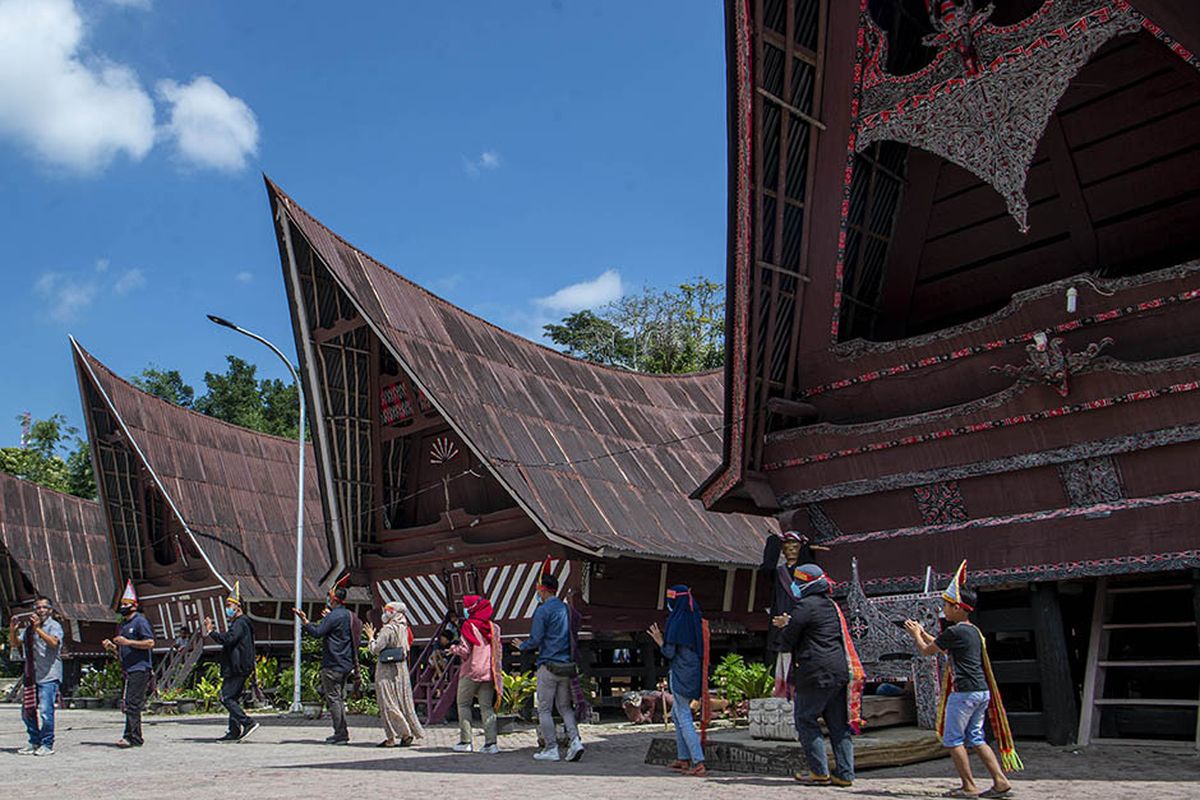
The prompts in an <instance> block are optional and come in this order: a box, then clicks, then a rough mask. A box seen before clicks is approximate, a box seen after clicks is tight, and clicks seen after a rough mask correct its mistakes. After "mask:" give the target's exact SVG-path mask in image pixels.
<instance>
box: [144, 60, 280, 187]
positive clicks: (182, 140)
mask: <svg viewBox="0 0 1200 800" xmlns="http://www.w3.org/2000/svg"><path fill="white" fill-rule="evenodd" d="M157 89H158V96H159V97H160V98H161V99H163V100H164V101H166V102H167V103H168V104H169V105H170V106H171V112H170V121H169V122H168V123H167V124H166V125H165V126H164V128H163V130H164V132H165V133H166V134H167V136H169V137H170V138H171V139H173V140H174V142H175V146H176V147H177V148H178V150H179V154H180V156H182V157H183V159H184V160H185V161H187V162H189V163H192V164H195V165H197V166H202V167H212V168H213V169H219V170H225V171H227V172H234V171H237V170H240V169H242V168H243V167H245V166H246V159H247V158H248V157H250V156H253V155H254V154H255V153H256V152H257V151H258V121H257V120H256V119H255V117H254V112H253V111H251V110H250V106H248V105H246V103H245V101H243V100H242V99H241V98H238V97H233V96H231V95H230V94H229V93H228V92H226V91H225V90H224V89H222V88H221V87H220V86H219V85H218V84H217V83H216V82H215V81H214V80H213V79H212V78H210V77H208V76H207V75H201V76H200V77H198V78H196V79H195V80H194V81H192V82H191V83H189V84H178V83H176V82H175V81H171V80H163V81H159V82H158V86H157Z"/></svg>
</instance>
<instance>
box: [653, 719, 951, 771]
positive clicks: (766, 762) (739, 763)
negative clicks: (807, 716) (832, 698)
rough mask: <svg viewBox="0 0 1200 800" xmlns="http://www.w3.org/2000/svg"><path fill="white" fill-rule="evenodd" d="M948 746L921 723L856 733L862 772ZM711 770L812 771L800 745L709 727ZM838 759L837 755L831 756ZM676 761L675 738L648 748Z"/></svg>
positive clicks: (663, 760) (656, 757)
mask: <svg viewBox="0 0 1200 800" xmlns="http://www.w3.org/2000/svg"><path fill="white" fill-rule="evenodd" d="M945 755H946V750H945V748H943V747H942V746H941V743H940V742H939V741H938V740H937V737H936V736H934V734H933V731H929V730H925V729H923V728H916V727H911V726H907V727H897V728H883V729H880V730H876V731H871V732H870V733H864V734H863V735H861V736H856V737H854V768H855V770H856V771H858V770H864V769H872V768H875V767H899V766H904V765H906V764H915V763H917V762H919V761H930V760H932V759H935V758H942V757H944V756H945ZM704 757H705V764H706V766H707V767H708V768H709V769H710V770H719V771H723V772H742V773H748V774H751V775H786V776H791V775H794V774H795V773H797V772H807V771H808V764H807V763H806V761H805V758H804V754H803V753H802V752H801V749H800V746H799V745H797V744H787V743H783V742H769V741H762V740H758V739H752V738H751V737H750V732H749V731H748V730H747V729H745V728H735V729H731V730H717V731H709V736H708V744H707V745H705V747H704ZM830 759H831V760H832V755H831V756H830ZM674 760H675V737H674V735H673V734H672V735H669V736H657V737H655V738H654V739H652V740H651V741H650V747H649V749H648V750H647V752H646V763H647V764H662V765H666V764H670V763H671V762H672V761H674Z"/></svg>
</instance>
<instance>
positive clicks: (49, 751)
mask: <svg viewBox="0 0 1200 800" xmlns="http://www.w3.org/2000/svg"><path fill="white" fill-rule="evenodd" d="M33 754H34V755H35V756H52V755H54V748H53V747H50V746H49V745H42V746H41V747H39V748H38V749H37V750H35V751H34V752H33Z"/></svg>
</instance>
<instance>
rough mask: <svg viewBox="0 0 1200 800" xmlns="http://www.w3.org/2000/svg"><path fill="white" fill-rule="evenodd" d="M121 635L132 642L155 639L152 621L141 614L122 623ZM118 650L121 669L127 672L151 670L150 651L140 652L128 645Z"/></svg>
mask: <svg viewBox="0 0 1200 800" xmlns="http://www.w3.org/2000/svg"><path fill="white" fill-rule="evenodd" d="M121 635H122V636H124V637H125V638H126V639H129V640H131V641H135V642H141V641H145V640H146V639H153V638H154V629H153V628H151V627H150V620H148V619H146V618H145V617H143V616H142V615H141V614H134V615H133V616H132V617H130V618H129V620H127V621H126V622H122V623H121ZM118 650H119V654H120V656H121V669H123V670H125V671H126V672H142V671H148V670H149V669H150V651H149V650H139V649H138V648H136V647H128V646H127V645H121V646H120V647H119V648H118Z"/></svg>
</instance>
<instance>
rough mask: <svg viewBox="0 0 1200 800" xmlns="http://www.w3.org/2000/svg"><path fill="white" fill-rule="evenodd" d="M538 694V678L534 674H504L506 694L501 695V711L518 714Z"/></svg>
mask: <svg viewBox="0 0 1200 800" xmlns="http://www.w3.org/2000/svg"><path fill="white" fill-rule="evenodd" d="M536 692H537V676H535V675H534V674H533V673H532V672H506V673H504V692H503V693H502V694H501V695H500V711H501V713H504V714H516V713H517V712H518V711H520V710H521V708H522V707H524V705H525V704H526V703H527V702H529V700H530V699H531V698H532V697H533V696H534V694H535V693H536Z"/></svg>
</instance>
